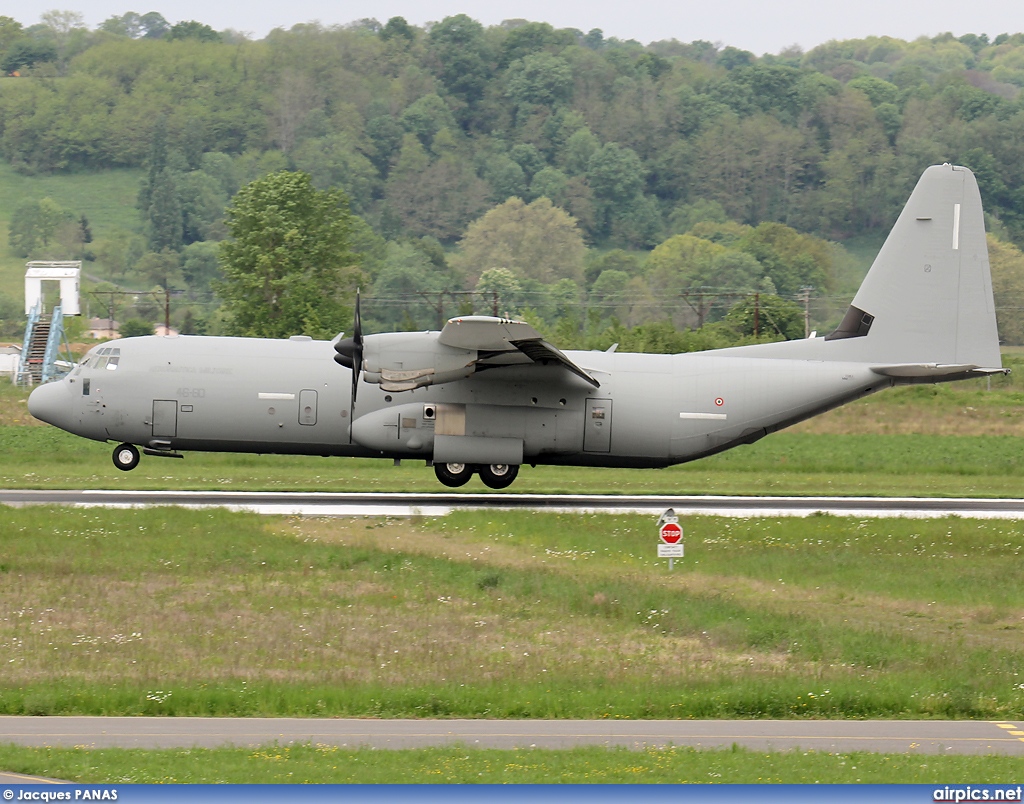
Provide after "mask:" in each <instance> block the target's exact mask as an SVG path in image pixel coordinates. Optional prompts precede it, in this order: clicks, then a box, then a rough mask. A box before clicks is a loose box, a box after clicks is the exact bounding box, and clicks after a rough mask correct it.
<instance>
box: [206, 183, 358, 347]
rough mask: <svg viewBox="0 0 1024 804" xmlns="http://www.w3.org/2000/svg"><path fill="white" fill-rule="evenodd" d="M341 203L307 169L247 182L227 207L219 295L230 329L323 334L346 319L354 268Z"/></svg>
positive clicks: (336, 192) (243, 332) (345, 205)
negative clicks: (316, 183)
mask: <svg viewBox="0 0 1024 804" xmlns="http://www.w3.org/2000/svg"><path fill="white" fill-rule="evenodd" d="M349 217H350V213H349V211H348V202H347V200H346V199H345V196H344V194H343V193H342V192H341V191H340V190H328V191H325V190H317V189H315V188H314V187H313V182H312V179H311V178H310V176H309V174H308V173H298V172H291V171H279V172H277V173H272V174H270V175H269V176H265V177H263V178H262V179H257V180H256V181H254V182H252V183H250V184H247V185H246V186H245V187H243V188H242V189H241V190H239V192H238V194H237V195H236V196H235V197H234V199H232V202H231V206H229V207H228V209H227V224H228V231H229V233H230V235H231V238H232V239H231V240H227V241H225V242H224V243H222V244H221V245H220V261H221V267H222V270H223V272H224V281H223V282H222V283H220V287H219V291H220V295H221V296H222V297H223V299H224V309H225V312H226V314H227V316H228V329H229V331H230V332H231V333H232V334H235V335H246V336H255V337H266V338H287V337H289V336H291V335H297V334H305V335H310V336H312V337H320V338H323V337H331V336H333V335H335V334H336V333H338V332H340V331H341V330H342V329H344V328H345V327H346V326H347V325H348V322H349V308H348V307H347V306H346V304H347V302H348V301H349V300H350V299H351V298H352V294H353V291H354V289H355V284H356V282H357V281H358V278H359V276H360V275H361V274H360V271H359V269H358V267H357V266H355V265H354V264H353V261H354V258H353V256H352V254H351V253H350V251H349V226H350V223H349Z"/></svg>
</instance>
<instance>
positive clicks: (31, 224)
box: [9, 198, 74, 257]
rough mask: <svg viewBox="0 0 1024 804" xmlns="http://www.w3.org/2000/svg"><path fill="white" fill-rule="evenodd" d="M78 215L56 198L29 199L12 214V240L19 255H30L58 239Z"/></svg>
mask: <svg viewBox="0 0 1024 804" xmlns="http://www.w3.org/2000/svg"><path fill="white" fill-rule="evenodd" d="M73 220H74V215H72V214H71V212H69V211H68V210H66V209H64V207H62V206H61V205H60V204H58V203H57V202H56V201H54V200H53V199H52V198H43V199H41V200H39V201H27V202H25V203H24V204H21V205H20V206H18V207H17V208H16V209H15V210H14V212H13V213H12V214H11V223H10V235H9V242H10V244H11V248H12V249H14V252H15V253H16V254H17V255H18V256H19V257H29V256H32V255H33V254H34V253H36V252H37V251H38V250H39V249H42V248H46V247H47V246H49V245H50V243H52V242H53V241H54V239H55V238H56V237H57V234H58V232H59V230H60V228H61V227H62V226H63V225H64V224H67V223H69V222H71V221H73Z"/></svg>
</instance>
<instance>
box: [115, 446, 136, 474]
mask: <svg viewBox="0 0 1024 804" xmlns="http://www.w3.org/2000/svg"><path fill="white" fill-rule="evenodd" d="M138 465H139V451H138V450H137V449H136V448H135V447H134V446H132V445H131V444H119V445H118V446H116V447H114V466H116V467H117V468H118V469H120V470H121V471H122V472H130V471H131V470H132V469H134V468H135V467H136V466H138Z"/></svg>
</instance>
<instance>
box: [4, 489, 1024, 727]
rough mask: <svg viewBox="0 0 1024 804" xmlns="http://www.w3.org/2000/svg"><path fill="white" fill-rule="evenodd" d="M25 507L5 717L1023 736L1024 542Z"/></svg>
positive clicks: (972, 528)
mask: <svg viewBox="0 0 1024 804" xmlns="http://www.w3.org/2000/svg"><path fill="white" fill-rule="evenodd" d="M684 525H685V527H686V531H687V539H686V542H687V557H686V559H685V560H684V561H682V562H680V564H679V566H678V567H677V569H676V570H675V571H674V572H673V573H671V574H670V573H669V572H668V571H667V569H666V567H665V565H664V562H659V561H657V560H656V559H655V558H654V553H655V548H654V544H655V542H656V538H655V528H654V524H653V520H652V519H651V518H650V517H640V516H628V517H627V516H622V517H612V516H597V515H594V516H582V517H581V516H569V515H540V514H534V513H505V512H503V513H501V514H500V515H497V514H487V513H462V514H453V515H451V516H449V517H445V518H444V519H440V520H422V521H419V520H412V521H410V520H356V519H353V520H344V519H332V520H314V519H294V520H292V519H276V518H260V517H257V516H254V515H244V514H231V513H227V512H223V511H202V512H195V511H186V510H179V509H148V510H141V511H132V510H128V511H110V510H97V509H92V510H62V509H49V508H35V507H33V508H25V509H11V510H8V511H6V512H5V515H4V520H3V524H2V525H0V528H2V534H3V538H2V540H0V544H2V552H0V578H2V579H3V582H2V584H0V612H4V614H3V616H2V617H0V653H2V654H3V655H4V656H5V657H6V664H5V666H4V675H3V678H2V680H0V712H3V713H7V714H40V715H41V714H71V713H81V714H151V715H205V714H221V715H257V714H262V715H314V716H317V715H319V716H332V715H345V716H375V717H399V716H403V717H453V716H459V717H529V718H533V717H556V718H564V717H569V718H573V717H588V718H591V717H597V718H600V717H614V718H621V717H625V718H652V717H702V718H703V717H910V718H915V717H923V718H928V717H954V718H958V717H976V718H986V719H993V718H1015V717H1020V716H1021V714H1022V713H1024V678H1022V677H1021V676H1020V675H1019V673H1020V672H1021V667H1022V666H1024V642H1022V640H1021V633H1022V629H1024V590H1022V589H1021V587H1020V584H1019V582H1018V581H1019V577H1018V575H1019V572H1018V569H1019V566H1020V560H1021V551H1022V549H1024V537H1022V535H1021V532H1020V527H1019V525H1017V524H1016V523H1004V522H984V521H981V522H979V521H970V520H959V519H950V520H924V521H912V520H870V521H860V520H856V519H848V518H837V517H830V516H815V517H810V518H807V519H804V520H772V519H752V520H729V519H717V518H709V517H694V518H689V519H688V520H686V521H685V522H684Z"/></svg>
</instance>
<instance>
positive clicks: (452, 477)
mask: <svg viewBox="0 0 1024 804" xmlns="http://www.w3.org/2000/svg"><path fill="white" fill-rule="evenodd" d="M434 474H435V475H436V476H437V479H438V480H440V481H441V483H443V484H444V485H445V486H448V487H449V488H453V489H454V488H458V487H459V486H465V485H466V484H467V483H468V482H469V479H470V478H471V477H472V476H473V467H472V466H470V465H469V464H466V463H435V464H434Z"/></svg>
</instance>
